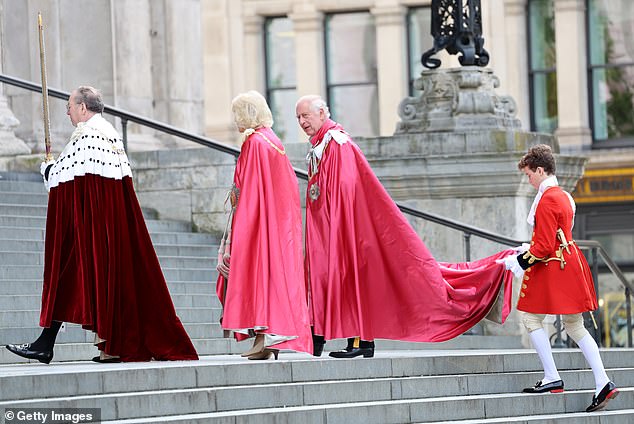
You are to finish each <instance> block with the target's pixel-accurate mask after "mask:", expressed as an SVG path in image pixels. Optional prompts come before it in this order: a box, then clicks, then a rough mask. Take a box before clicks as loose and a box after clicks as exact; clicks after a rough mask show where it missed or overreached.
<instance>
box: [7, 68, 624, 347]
mask: <svg viewBox="0 0 634 424" xmlns="http://www.w3.org/2000/svg"><path fill="white" fill-rule="evenodd" d="M0 82H3V83H5V84H9V85H12V86H15V87H19V88H23V89H25V90H29V91H34V92H38V93H41V92H42V86H41V85H38V84H35V83H33V82H31V81H27V80H23V79H20V78H15V77H11V76H8V75H4V74H0ZM48 94H49V96H51V97H55V98H58V99H62V100H67V99H68V98H69V97H70V93H68V92H65V91H62V90H57V89H54V88H50V87H49V88H48ZM104 112H105V113H107V114H109V115H112V116H116V117H118V118H120V119H121V122H122V126H123V131H122V132H123V138H124V140H123V142H124V145H126V146H127V123H128V121H132V122H134V123H137V124H140V125H143V126H146V127H149V128H152V129H155V130H157V131H161V132H164V133H167V134H170V135H173V136H176V137H180V138H183V139H186V140H189V141H193V142H194V143H198V144H200V145H202V146H205V147H209V148H212V149H214V150H218V151H220V152H224V153H228V154H230V155H233V156H234V157H236V158H237V157H238V156H239V155H240V149H238V148H236V147H233V146H228V145H226V144H223V143H220V142H218V141H216V140H213V139H211V138H208V137H203V136H200V135H197V134H194V133H190V132H187V131H183V130H180V129H178V128H176V127H174V126H171V125H169V124H165V123H163V122H160V121H155V120H153V119H148V118H145V117H143V116H140V115H136V114H134V113H130V112H127V111H124V110H122V109H118V108H115V107H112V106H105V107H104ZM293 170H294V171H295V174H296V175H297V177H298V178H300V179H302V180H308V174H307V172H306V171H303V170H301V169H298V168H293ZM396 205H397V206H398V207H399V209H400V210H401V211H402V212H403V213H405V214H408V215H411V216H415V217H417V218H421V219H424V220H427V221H431V222H434V223H436V224H440V225H443V226H445V227H449V228H452V229H455V230H458V231H462V233H463V238H464V249H465V260H466V261H470V260H471V236H472V235H475V236H478V237H480V238H483V239H485V240H489V241H493V242H496V243H499V244H502V245H505V246H519V245H521V244H522V243H523V241H522V240H515V239H512V238H508V237H504V236H502V235H499V234H495V233H492V232H490V231H486V230H483V229H480V228H477V227H474V226H471V225H467V224H464V223H461V222H458V221H454V220H452V219H449V218H444V217H442V216H439V215H435V214H433V213H429V212H423V211H420V210H418V209H414V208H411V207H409V206H406V205H403V204H400V203H396ZM576 243H577V245H578V246H579V247H581V248H582V249H590V250H591V251H592V257H593V260H592V265H593V271H592V273H593V277H594V281H595V285H596V284H597V282H598V260H597V258H596V255H597V253H598V254H599V255H600V256H601V258H602V259H603V261H604V262H605V264H606V265H607V267H608V268H609V269H610V271H611V272H612V273H613V274H614V275H615V276H616V277H617V278H618V280H619V281H620V282H621V284H622V285H623V287H624V288H625V301H626V309H627V326H628V346H629V347H632V316H631V303H630V295H631V293H632V292H633V291H634V290H633V288H632V283H630V282H629V281H628V280H627V279H626V278H625V275H624V274H623V272H622V271H621V269H620V268H619V267H618V265H617V264H616V263H615V262H614V261H613V260H612V258H611V257H610V255H608V253H607V252H606V251H605V249H604V248H603V246H602V245H601V243H599V242H598V241H596V240H577V241H576ZM597 293H598V292H597ZM560 332H561V328H558V334H557V336H558V339H560V337H561V333H560ZM595 338H598V336H597V337H595ZM597 342H598V343H599V345H600V340H597Z"/></svg>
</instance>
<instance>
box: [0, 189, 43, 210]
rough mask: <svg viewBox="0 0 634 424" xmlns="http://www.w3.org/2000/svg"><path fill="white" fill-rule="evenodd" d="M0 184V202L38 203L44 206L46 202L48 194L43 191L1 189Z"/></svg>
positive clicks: (15, 203)
mask: <svg viewBox="0 0 634 424" xmlns="http://www.w3.org/2000/svg"><path fill="white" fill-rule="evenodd" d="M1 190H2V186H0V204H12V205H39V206H46V205H47V204H48V195H47V194H46V192H43V193H23V192H16V191H1Z"/></svg>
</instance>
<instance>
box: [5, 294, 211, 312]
mask: <svg viewBox="0 0 634 424" xmlns="http://www.w3.org/2000/svg"><path fill="white" fill-rule="evenodd" d="M171 296H172V302H173V303H174V306H175V307H176V308H179V307H188V308H192V307H199V308H200V307H205V308H211V307H214V306H218V305H217V304H216V302H215V300H217V299H215V300H214V298H215V297H216V296H215V295H214V294H212V293H187V294H172V295H171ZM41 301H42V295H41V294H20V295H6V294H0V311H21V310H36V309H39V308H40V306H41Z"/></svg>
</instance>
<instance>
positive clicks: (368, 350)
mask: <svg viewBox="0 0 634 424" xmlns="http://www.w3.org/2000/svg"><path fill="white" fill-rule="evenodd" d="M361 355H363V357H364V358H372V357H373V356H374V348H373V347H353V348H352V349H349V348H346V349H344V350H338V351H336V352H330V356H331V357H333V358H356V357H357V356H361Z"/></svg>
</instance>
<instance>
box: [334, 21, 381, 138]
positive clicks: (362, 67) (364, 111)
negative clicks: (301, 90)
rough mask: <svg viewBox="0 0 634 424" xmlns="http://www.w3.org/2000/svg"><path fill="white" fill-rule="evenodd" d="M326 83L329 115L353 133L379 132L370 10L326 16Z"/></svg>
mask: <svg viewBox="0 0 634 424" xmlns="http://www.w3.org/2000/svg"><path fill="white" fill-rule="evenodd" d="M325 38H326V40H325V41H326V86H327V91H328V103H329V107H330V112H331V114H332V118H333V119H335V120H336V121H338V122H339V123H341V124H342V125H343V126H344V127H345V128H346V131H348V132H349V133H350V134H351V135H353V136H376V135H378V134H379V110H378V92H377V63H376V31H375V27H374V18H373V16H372V15H371V14H370V13H369V12H354V13H339V14H333V15H328V16H326V31H325Z"/></svg>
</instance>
